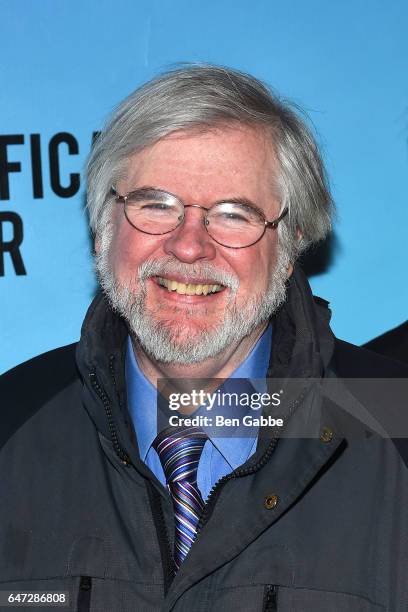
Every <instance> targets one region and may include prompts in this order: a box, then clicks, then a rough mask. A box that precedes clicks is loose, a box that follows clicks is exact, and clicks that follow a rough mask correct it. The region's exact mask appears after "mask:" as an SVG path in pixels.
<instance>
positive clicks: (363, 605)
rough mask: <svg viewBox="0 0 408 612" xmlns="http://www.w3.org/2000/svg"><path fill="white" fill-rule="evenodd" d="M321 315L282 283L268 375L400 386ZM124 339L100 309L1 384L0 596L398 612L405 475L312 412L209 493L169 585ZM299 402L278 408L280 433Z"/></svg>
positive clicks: (344, 427)
mask: <svg viewBox="0 0 408 612" xmlns="http://www.w3.org/2000/svg"><path fill="white" fill-rule="evenodd" d="M329 318H330V312H329V310H328V308H327V303H326V302H324V301H322V300H319V299H316V300H314V299H313V297H312V295H311V292H310V288H309V285H308V283H307V281H306V279H305V278H304V276H303V274H302V273H301V272H300V271H299V270H297V271H296V272H295V274H294V276H293V278H292V280H291V283H290V289H289V295H288V300H287V302H286V304H285V305H284V307H283V308H282V309H281V311H280V312H279V314H278V315H277V316H276V318H275V321H274V338H273V352H272V355H271V363H270V370H269V375H270V376H272V377H278V378H281V379H282V378H285V379H286V380H287V378H288V377H289V376H293V377H299V378H302V379H310V380H312V379H319V380H322V379H326V378H327V377H331V378H333V377H346V378H347V377H355V378H357V377H360V378H362V377H366V378H370V377H379V376H381V377H384V378H386V377H387V378H394V377H397V378H398V377H403V376H406V374H407V373H406V371H405V370H403V367H402V366H399V365H398V364H396V363H395V364H394V363H393V362H391V361H388V360H386V359H383V358H382V357H380V356H377V355H375V354H374V353H370V352H369V351H365V350H364V349H360V348H357V347H355V346H352V345H350V344H347V343H345V342H341V341H338V340H336V339H335V338H334V336H333V335H332V333H331V331H330V328H329ZM126 336H127V329H126V327H125V325H124V323H123V321H122V320H121V319H120V318H119V317H117V316H116V315H115V314H113V313H112V312H111V310H110V309H109V308H108V307H107V304H106V301H105V299H104V298H103V297H102V296H98V297H97V298H96V299H95V300H94V302H93V304H92V305H91V307H90V309H89V311H88V314H87V316H86V319H85V322H84V325H83V328H82V335H81V340H80V342H79V343H78V345H70V346H68V347H64V348H61V349H57V350H55V351H51V352H50V353H46V354H45V355H42V356H40V357H38V358H36V359H33V360H31V361H29V362H28V363H26V364H23V365H21V366H19V367H17V368H15V369H14V370H11V371H10V372H9V373H7V374H5V375H4V376H3V377H2V380H1V390H0V392H1V396H0V397H1V435H2V441H1V444H2V446H1V450H0V477H1V483H2V484H1V491H2V494H1V506H0V542H1V546H0V581H1V583H0V591H1V590H3V591H5V590H13V591H25V592H27V591H46V592H50V591H66V592H68V593H69V602H70V603H69V607H68V608H63V609H69V610H80V611H82V612H83V611H85V610H92V611H95V612H96V611H98V612H141V611H154V610H157V611H159V610H161V611H170V610H174V611H177V612H182V611H183V612H191V611H194V612H195V611H197V612H204V611H207V612H210V611H211V612H226V611H229V610H231V611H232V610H234V611H238V612H239V611H242V612H243V611H245V612H247V611H252V610H253V611H257V610H259V611H261V610H269V611H271V610H278V611H289V610H291V611H295V612H323V611H324V612H335V611H338V612H340V611H341V612H346V611H350V612H357V611H359V612H374V611H376V612H378V611H380V610H388V611H393V612H402V611H406V610H407V605H408V604H407V602H408V512H407V507H408V487H407V485H408V472H407V468H406V466H405V464H404V462H403V460H402V459H401V456H400V453H399V452H398V451H397V450H396V447H395V445H394V443H393V442H392V441H391V440H390V439H387V438H386V437H384V436H381V435H379V434H377V433H375V431H374V432H373V429H372V428H369V427H367V425H366V423H364V422H362V421H361V420H360V419H359V418H356V416H355V415H353V414H350V411H348V410H346V411H344V410H343V409H342V408H341V407H339V405H338V404H337V403H336V401H330V400H327V399H325V400H323V401H322V402H320V404H319V406H320V407H319V418H318V419H317V421H316V420H314V421H313V422H314V423H316V422H317V423H318V430H319V431H318V432H317V436H316V437H310V436H309V437H301V438H293V437H292V438H286V437H283V438H281V439H277V438H273V439H271V438H268V437H263V436H261V437H260V439H259V442H258V448H257V451H256V453H255V455H253V456H252V457H251V458H250V459H249V460H248V462H247V463H246V464H245V465H243V466H242V467H241V468H239V469H238V470H236V472H234V473H233V474H231V475H230V476H227V477H225V478H224V479H223V480H222V481H221V482H220V483H218V485H217V486H216V488H215V491H213V493H212V494H211V496H210V499H209V501H208V503H207V506H206V509H205V511H204V516H203V517H202V519H201V523H200V526H199V533H198V536H197V539H196V541H195V542H194V544H193V546H192V548H191V550H190V552H189V554H188V556H187V558H186V560H185V562H184V563H183V565H182V567H181V569H180V570H179V571H178V572H177V574H176V575H175V576H174V572H173V566H172V560H171V552H170V551H171V549H172V540H173V509H172V503H171V499H170V497H169V495H168V493H167V491H166V490H165V488H164V487H163V486H162V485H161V484H160V483H159V482H158V480H157V479H156V478H155V477H154V475H153V474H152V473H151V472H150V470H149V469H148V468H147V467H146V466H145V465H144V464H143V463H142V462H141V461H140V459H139V456H138V450H137V443H136V441H135V435H134V431H133V428H132V425H131V421H130V418H129V414H128V411H127V407H126V386H125V379H124V352H125V340H126ZM341 385H343V383H341ZM314 393H315V392H314V391H313V393H309V391H307V392H306V393H304V392H302V393H301V394H300V395H299V396H297V397H296V399H295V401H294V402H293V403H292V404H291V405H290V409H291V413H292V417H291V419H290V420H289V430H290V424H291V423H294V422H296V418H298V417H299V418H300V420H302V419H303V420H304V418H305V415H306V414H312V413H313V411H314V410H315V408H314V406H315V405H316V402H315V401H314V400H315V398H316V395H314ZM348 393H349V390H348V389H347V385H346V387H345V393H344V396H342V399H341V400H340V402H339V403H340V404H341V403H342V402H343V403H344V402H345V403H346V404H347V402H348V401H349V398H350V397H355V393H354V391H353V389H351V395H349V394H348ZM357 395H358V392H357ZM311 397H312V398H314V399H313V401H311V400H310V398H311ZM319 397H320V396H319ZM344 398H345V399H344ZM320 399H321V398H320ZM364 401H365V399H364V391H363V392H362V395H361V397H359V398H358V402H357V403H358V405H359V406H361V405H364ZM370 401H372V400H370ZM366 403H367V402H366ZM374 403H375V402H374ZM364 408H366V409H368V410H369V411H370V412H371V407H370V406H367V405H365V406H364ZM140 409H141V410H144V409H146V408H145V407H144V406H141V407H140ZM350 410H351V412H352V409H350ZM374 429H375V428H374ZM401 448H403V446H402V447H401ZM2 609H3V608H2ZM4 609H9V608H4ZM47 609H49V608H45V607H44V610H47Z"/></svg>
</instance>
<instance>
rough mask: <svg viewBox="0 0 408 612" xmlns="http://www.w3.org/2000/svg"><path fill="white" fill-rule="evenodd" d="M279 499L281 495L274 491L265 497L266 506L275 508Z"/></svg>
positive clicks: (268, 508)
mask: <svg viewBox="0 0 408 612" xmlns="http://www.w3.org/2000/svg"><path fill="white" fill-rule="evenodd" d="M278 501H279V497H278V496H277V495H275V493H272V494H271V495H267V496H266V497H265V502H264V504H265V508H266V509H267V510H273V509H274V508H276V506H277V505H278Z"/></svg>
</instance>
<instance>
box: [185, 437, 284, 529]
mask: <svg viewBox="0 0 408 612" xmlns="http://www.w3.org/2000/svg"><path fill="white" fill-rule="evenodd" d="M277 443H278V438H273V440H272V441H271V443H270V444H269V446H268V448H267V449H266V451H265V452H264V454H263V455H262V457H261V458H260V459H259V461H258V462H257V463H255V465H251V466H248V467H247V468H241V469H238V470H234V471H233V472H231V474H226V475H225V476H223V477H222V478H220V480H218V481H217V482H216V483H215V485H214V486H213V488H212V489H211V491H210V493H209V495H208V499H207V502H206V504H205V506H204V510H203V512H202V514H201V517H200V519H199V521H198V524H197V529H196V537H197V536H198V534H199V533H200V531H201V530H202V528H203V527H204V525H205V524H206V523H207V522H208V520H209V518H210V516H211V514H212V512H213V510H214V506H215V503H216V501H217V498H218V496H219V494H220V492H221V489H222V487H223V486H224V485H225V483H226V482H228V481H229V480H232V479H233V478H242V477H243V476H248V475H249V474H253V473H254V472H257V471H258V470H260V469H261V468H262V467H263V466H264V465H265V463H267V462H268V461H269V458H270V456H271V455H272V453H273V452H274V450H275V448H276V445H277Z"/></svg>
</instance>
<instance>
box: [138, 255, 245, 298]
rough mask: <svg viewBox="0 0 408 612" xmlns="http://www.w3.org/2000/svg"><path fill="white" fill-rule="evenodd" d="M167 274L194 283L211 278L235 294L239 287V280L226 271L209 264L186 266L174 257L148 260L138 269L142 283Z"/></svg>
mask: <svg viewBox="0 0 408 612" xmlns="http://www.w3.org/2000/svg"><path fill="white" fill-rule="evenodd" d="M165 274H168V275H171V274H181V275H184V276H188V277H189V278H190V279H191V280H192V281H194V280H200V279H201V278H203V277H204V278H206V277H207V278H210V279H211V280H212V281H214V282H215V283H216V284H218V285H224V287H228V288H229V289H231V290H232V291H233V292H236V291H237V290H238V287H239V279H238V278H237V277H236V276H235V275H233V274H230V273H229V272H226V271H225V270H220V269H219V268H216V267H215V266H213V265H212V264H210V263H208V262H202V263H194V264H186V263H183V262H182V261H178V260H177V259H174V258H172V257H169V258H167V259H160V260H154V259H147V260H146V261H144V262H143V263H142V264H141V265H140V266H139V268H138V277H139V280H140V281H142V282H143V281H145V280H147V279H148V278H150V277H151V276H163V275H165Z"/></svg>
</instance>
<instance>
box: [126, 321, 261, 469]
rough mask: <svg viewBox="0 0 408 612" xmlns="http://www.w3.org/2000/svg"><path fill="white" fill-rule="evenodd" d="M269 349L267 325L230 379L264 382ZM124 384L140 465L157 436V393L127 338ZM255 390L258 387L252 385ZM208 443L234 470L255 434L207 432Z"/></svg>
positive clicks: (250, 447)
mask: <svg viewBox="0 0 408 612" xmlns="http://www.w3.org/2000/svg"><path fill="white" fill-rule="evenodd" d="M271 346H272V326H271V325H268V327H267V328H266V330H265V332H264V333H263V334H262V336H261V337H260V338H259V340H258V342H257V343H256V344H255V346H254V347H253V349H252V351H251V352H250V354H249V355H248V356H247V358H246V359H245V360H244V361H243V362H242V363H241V364H240V365H239V366H238V367H237V368H236V370H234V372H232V374H231V376H230V378H244V379H251V380H252V381H254V379H255V380H257V379H258V380H259V379H265V377H266V373H267V371H268V365H269V356H270V353H271ZM125 367H126V383H127V390H128V398H129V411H130V414H131V417H132V419H133V424H134V428H135V432H136V437H137V443H138V447H139V454H140V458H141V459H142V461H145V460H146V456H147V453H148V452H149V449H150V447H151V445H152V443H153V441H154V439H155V437H156V436H157V433H158V432H157V390H156V388H155V387H154V385H152V384H151V382H150V381H149V380H148V379H147V378H146V377H145V375H144V374H143V372H142V371H141V369H140V368H139V364H138V363H137V359H136V357H135V354H134V351H133V347H132V342H131V340H130V337H128V341H127V351H126V366H125ZM252 384H253V385H254V386H255V387H257V384H256V383H254V382H252ZM206 433H207V435H208V436H209V438H210V440H211V442H212V443H213V444H214V446H215V447H216V448H217V449H218V450H219V452H220V453H221V454H222V455H223V457H224V458H225V460H226V461H227V462H228V463H229V464H230V466H231V468H232V469H236V468H237V467H238V466H240V465H241V464H242V463H243V462H244V461H246V459H247V458H248V456H249V454H250V451H251V449H252V447H253V445H254V440H255V439H256V438H257V435H258V430H257V429H254V430H253V431H252V432H251V433H249V432H246V433H245V436H243V437H240V438H237V437H236V436H235V435H234V436H231V437H217V436H214V437H212V436H211V431H206Z"/></svg>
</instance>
